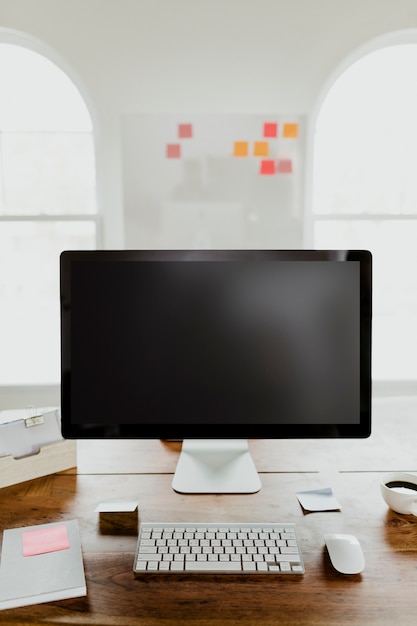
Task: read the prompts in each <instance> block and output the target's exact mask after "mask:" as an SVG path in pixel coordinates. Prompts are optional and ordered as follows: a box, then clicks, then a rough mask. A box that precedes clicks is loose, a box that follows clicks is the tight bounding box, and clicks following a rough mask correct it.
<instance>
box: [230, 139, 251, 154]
mask: <svg viewBox="0 0 417 626" xmlns="http://www.w3.org/2000/svg"><path fill="white" fill-rule="evenodd" d="M248 154H249V145H248V142H247V141H235V144H234V148H233V156H235V157H247V156H248Z"/></svg>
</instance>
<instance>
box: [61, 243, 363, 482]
mask: <svg viewBox="0 0 417 626" xmlns="http://www.w3.org/2000/svg"><path fill="white" fill-rule="evenodd" d="M371 264H372V260H371V254H370V253H369V252H368V251H363V250H362V251H361V250H359V251H358V250H326V251H318V250H286V251H282V250H281V251H276V250H257V251H255V250H246V251H243V250H229V251H226V250H140V251H132V250H117V251H65V252H63V253H62V255H61V267H60V269H61V339H62V342H61V354H62V363H61V374H62V379H61V383H62V384H61V392H62V433H63V436H64V437H66V438H158V439H181V440H184V442H183V446H182V454H181V456H180V459H179V462H178V466H177V471H176V474H175V476H174V481H173V488H174V489H175V490H176V491H180V492H183V493H193V492H199V493H204V492H210V493H213V492H214V493H221V492H229V493H230V492H255V491H257V490H258V489H259V488H260V487H261V483H260V480H259V477H258V474H257V472H256V468H255V467H254V464H253V461H252V457H251V455H250V452H249V448H248V443H247V440H248V439H257V438H273V439H275V438H276V439H282V438H327V437H367V436H368V435H369V434H370V429H371V317H372V314H371V308H372V297H371V295H372V285H371V282H372V281H371V276H372V274H371Z"/></svg>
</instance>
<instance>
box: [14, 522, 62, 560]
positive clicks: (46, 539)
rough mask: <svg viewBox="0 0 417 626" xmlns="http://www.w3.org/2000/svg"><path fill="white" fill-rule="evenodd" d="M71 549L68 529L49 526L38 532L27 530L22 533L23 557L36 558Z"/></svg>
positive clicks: (60, 526)
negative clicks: (39, 555) (35, 556)
mask: <svg viewBox="0 0 417 626" xmlns="http://www.w3.org/2000/svg"><path fill="white" fill-rule="evenodd" d="M69 547H70V545H69V539H68V532H67V527H66V526H65V524H62V525H59V526H48V528H39V529H37V530H27V531H25V532H23V533H22V551H23V556H34V555H36V554H45V553H46V552H56V551H57V550H68V549H69Z"/></svg>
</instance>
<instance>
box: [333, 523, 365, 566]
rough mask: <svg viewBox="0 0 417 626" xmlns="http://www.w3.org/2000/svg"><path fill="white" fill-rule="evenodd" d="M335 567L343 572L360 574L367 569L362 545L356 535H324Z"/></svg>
mask: <svg viewBox="0 0 417 626" xmlns="http://www.w3.org/2000/svg"><path fill="white" fill-rule="evenodd" d="M324 541H325V542H326V546H327V550H328V552H329V557H330V560H331V562H332V565H333V567H334V568H335V569H336V570H337V571H338V572H340V573H341V574H360V572H362V571H363V570H364V569H365V556H364V554H363V551H362V546H361V544H360V543H359V541H358V539H357V538H356V537H355V536H354V535H345V534H340V533H332V534H327V535H324Z"/></svg>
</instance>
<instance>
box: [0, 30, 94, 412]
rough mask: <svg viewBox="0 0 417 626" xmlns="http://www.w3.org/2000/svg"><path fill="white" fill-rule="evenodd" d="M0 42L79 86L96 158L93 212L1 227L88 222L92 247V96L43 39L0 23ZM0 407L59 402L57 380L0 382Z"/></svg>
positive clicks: (11, 219) (35, 217) (16, 218)
mask: <svg viewBox="0 0 417 626" xmlns="http://www.w3.org/2000/svg"><path fill="white" fill-rule="evenodd" d="M0 44H11V45H15V46H18V47H21V48H25V49H27V50H29V51H32V52H35V53H37V54H39V55H41V56H43V57H44V58H46V59H48V60H49V61H50V62H51V63H53V64H54V65H55V66H56V67H57V68H58V69H60V70H61V71H62V72H64V74H66V76H67V78H68V79H69V80H70V81H71V82H72V84H73V85H74V86H75V87H76V89H77V90H78V92H79V94H80V97H81V98H82V100H83V102H84V104H85V106H86V108H87V111H88V114H89V116H90V120H91V124H92V130H91V133H92V139H93V151H94V158H95V191H96V194H95V208H96V210H95V212H93V213H82V214H79V213H70V214H69V213H61V214H56V215H54V214H48V213H42V214H40V213H34V214H3V215H0V227H1V225H2V224H5V223H22V222H31V223H46V222H53V223H58V222H68V223H71V222H88V223H91V224H93V225H94V228H95V247H96V248H99V247H101V245H102V240H103V236H102V233H103V227H102V211H101V204H100V201H99V199H100V193H99V175H98V150H97V145H98V139H99V125H98V115H97V113H96V110H95V107H94V105H93V102H92V99H91V97H90V94H89V92H88V89H87V88H86V87H85V85H84V83H83V81H82V80H81V77H80V76H79V75H78V74H77V73H76V72H75V71H74V70H73V68H72V67H71V66H70V64H69V63H67V62H66V61H65V59H63V58H62V57H61V56H60V55H59V54H58V53H57V52H56V51H55V50H54V49H52V48H51V47H49V46H48V45H47V44H46V43H44V42H43V41H41V40H38V39H36V38H34V37H32V36H31V35H28V34H27V33H22V32H19V31H15V30H12V29H8V28H2V27H0ZM0 397H1V401H0V410H3V409H11V408H23V407H28V406H35V407H36V408H39V407H46V406H59V405H60V383H59V382H58V383H56V384H53V383H45V384H30V383H29V384H20V383H16V384H13V385H2V384H0Z"/></svg>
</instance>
